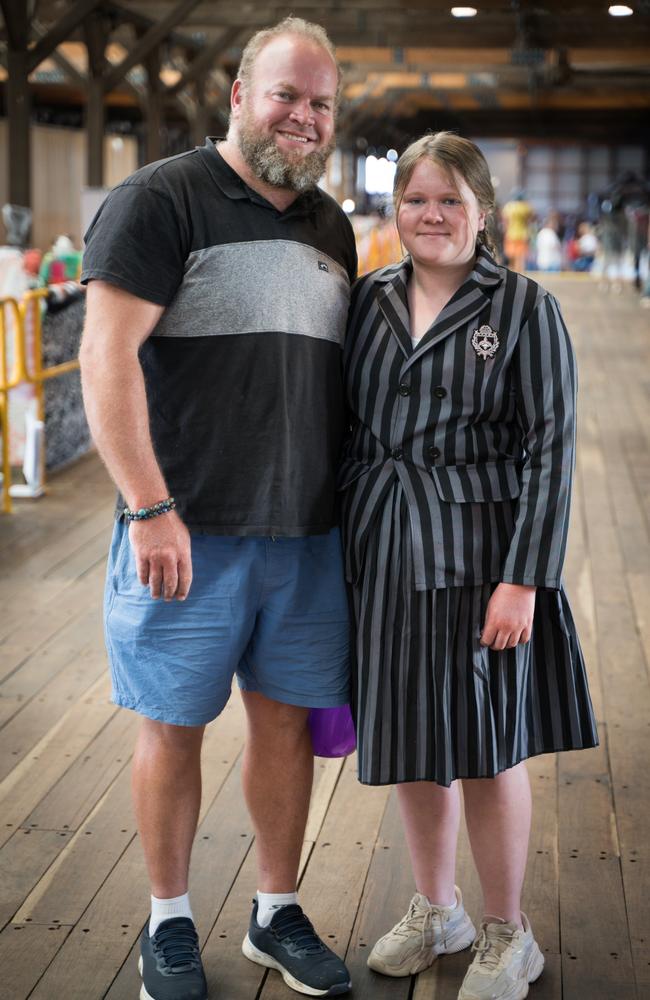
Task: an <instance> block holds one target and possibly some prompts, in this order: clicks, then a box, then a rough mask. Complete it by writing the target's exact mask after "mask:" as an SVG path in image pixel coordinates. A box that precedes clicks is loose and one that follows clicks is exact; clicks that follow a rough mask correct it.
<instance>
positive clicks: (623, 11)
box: [609, 3, 634, 17]
mask: <svg viewBox="0 0 650 1000" xmlns="http://www.w3.org/2000/svg"><path fill="white" fill-rule="evenodd" d="M609 13H610V14H611V15H612V17H629V16H630V14H633V13H634V11H633V10H632V8H631V7H628V5H627V4H626V3H613V4H612V5H611V7H610V8H609Z"/></svg>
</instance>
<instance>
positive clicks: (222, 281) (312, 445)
mask: <svg viewBox="0 0 650 1000" xmlns="http://www.w3.org/2000/svg"><path fill="white" fill-rule="evenodd" d="M85 239H86V250H85V253H84V264H83V272H82V275H81V280H82V282H88V281H91V280H92V279H93V278H98V279H101V280H102V281H107V282H110V283H111V284H114V285H118V286H119V287H120V288H124V289H126V290H127V291H129V292H132V293H133V294H134V295H137V296H139V297H140V298H143V299H147V300H148V301H151V302H155V303H157V304H159V305H164V306H166V309H165V312H164V313H163V315H162V317H161V319H160V321H159V323H158V324H157V326H156V327H155V329H154V330H153V332H152V334H151V336H150V337H149V338H148V339H147V341H146V342H145V343H144V345H143V347H142V349H141V352H140V360H141V363H142V369H143V372H144V378H145V385H146V390H147V401H148V407H149V420H150V425H151V434H152V439H153V445H154V449H155V452H156V456H157V458H158V461H159V463H160V466H161V469H162V471H163V473H164V476H165V479H166V481H167V484H168V486H169V489H170V491H171V493H172V495H173V496H174V497H175V498H176V500H177V503H178V507H179V511H180V514H181V516H182V518H183V520H184V521H185V523H186V524H187V526H188V527H189V528H190V529H191V530H193V531H199V532H205V533H210V534H223V535H271V534H274V535H275V534H277V535H308V534H320V533H324V532H326V531H328V530H329V529H330V528H331V527H332V525H333V523H334V522H335V516H334V484H335V475H334V473H335V467H336V463H337V461H338V459H339V452H340V446H341V439H342V434H343V425H344V403H343V391H342V382H341V348H342V346H343V338H344V331H345V323H346V316H347V309H348V302H349V292H350V282H351V281H352V280H353V279H354V276H355V271H356V251H355V245H354V236H353V232H352V227H351V226H350V223H349V221H348V219H347V217H346V216H345V214H344V213H343V211H342V210H341V209H340V208H339V206H338V205H337V203H336V202H335V201H334V200H333V199H332V198H330V197H329V195H327V194H325V193H324V192H323V191H321V190H320V189H319V188H317V189H315V190H313V191H309V192H307V193H305V194H303V195H300V196H299V197H298V198H297V199H296V201H295V202H294V203H293V204H292V205H291V206H290V207H289V208H288V209H287V210H286V211H285V212H279V211H278V210H277V209H276V208H274V206H273V205H271V204H270V203H269V202H267V201H266V200H265V199H264V198H263V197H262V196H261V195H259V194H257V193H256V192H255V191H253V190H252V189H251V188H249V187H247V185H246V184H245V183H244V182H243V180H242V179H241V178H240V177H239V175H238V174H237V173H236V172H235V171H234V170H233V169H232V168H231V167H230V166H229V165H228V164H227V163H226V162H225V160H224V159H223V158H222V157H221V156H220V154H219V153H218V151H217V149H216V148H215V145H214V140H213V139H211V138H208V139H206V143H205V146H202V147H197V148H196V149H193V150H191V151H189V152H187V153H182V154H181V155H180V156H173V157H171V158H169V159H166V160H161V161H159V162H158V163H152V164H149V165H148V166H146V167H143V168H142V169H141V170H138V171H136V173H134V174H132V175H131V177H128V178H127V179H126V180H125V181H124V182H123V183H122V184H120V185H119V186H118V187H117V188H115V189H114V190H113V191H111V193H110V194H109V195H108V197H107V198H106V200H105V202H104V203H103V205H102V206H101V208H100V209H99V211H98V213H97V215H96V216H95V218H94V219H93V222H92V223H91V226H90V228H89V230H88V232H87V233H86V237H85ZM116 419H119V415H116Z"/></svg>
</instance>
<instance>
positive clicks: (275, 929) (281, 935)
mask: <svg viewBox="0 0 650 1000" xmlns="http://www.w3.org/2000/svg"><path fill="white" fill-rule="evenodd" d="M270 929H271V931H272V933H273V934H274V935H275V937H276V938H277V939H278V941H289V942H290V943H291V944H293V945H295V947H296V948H300V949H301V950H303V951H305V952H306V953H307V954H308V955H317V954H320V953H321V952H323V951H325V945H324V944H323V942H322V941H321V939H320V938H319V937H318V935H317V934H316V931H315V930H314V928H313V926H312V923H311V921H310V920H309V918H308V917H306V916H305V914H304V913H303V912H302V909H301V908H300V906H297V905H294V904H290V905H289V906H283V907H281V908H280V909H279V910H278V912H277V914H276V916H275V917H274V918H273V921H272V923H271V927H270Z"/></svg>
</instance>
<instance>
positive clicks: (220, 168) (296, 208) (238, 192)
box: [200, 135, 323, 217]
mask: <svg viewBox="0 0 650 1000" xmlns="http://www.w3.org/2000/svg"><path fill="white" fill-rule="evenodd" d="M222 140H223V137H221V136H213V135H208V136H206V139H205V145H204V146H201V147H200V149H201V153H202V154H203V159H204V162H205V164H206V166H207V167H208V169H209V171H210V173H211V174H212V177H213V178H214V180H215V181H216V183H217V185H218V186H219V188H220V189H221V190H222V191H223V193H224V194H225V195H226V197H227V198H231V199H232V200H237V199H246V200H247V201H252V202H254V203H255V204H257V205H262V206H263V207H264V208H271V209H274V211H277V209H275V208H274V206H273V205H271V203H270V202H269V201H267V200H266V198H264V196H263V195H261V194H259V193H258V192H257V191H254V190H253V188H251V187H249V186H248V184H246V182H245V181H244V180H243V179H242V178H241V177H240V176H239V174H238V173H237V171H236V170H233V168H232V167H231V166H230V164H229V163H226V161H225V160H224V158H223V156H222V155H221V153H220V152H219V150H218V148H217V146H216V145H215V143H217V142H221V141H222ZM322 198H323V195H322V192H321V190H320V188H317V187H316V188H312V189H311V190H310V191H304V192H303V193H302V194H300V195H298V197H297V198H296V200H295V201H294V202H293V203H292V204H291V205H289V207H288V208H287V210H286V211H285V212H281V213H280V214H281V215H282V216H283V217H284V216H289V215H307V214H309V213H313V212H314V211H315V209H316V208H317V207H318V205H320V203H321V201H322Z"/></svg>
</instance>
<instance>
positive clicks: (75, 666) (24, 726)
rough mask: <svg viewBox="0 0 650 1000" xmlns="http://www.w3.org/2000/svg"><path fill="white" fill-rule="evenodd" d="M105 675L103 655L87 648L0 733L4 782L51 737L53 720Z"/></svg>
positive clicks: (0, 776) (0, 759) (0, 762)
mask: <svg viewBox="0 0 650 1000" xmlns="http://www.w3.org/2000/svg"><path fill="white" fill-rule="evenodd" d="M105 671H106V659H105V655H104V653H103V651H102V652H101V653H97V652H95V651H94V650H92V649H90V648H89V647H87V648H86V649H85V650H82V651H81V654H80V656H79V657H74V658H73V659H72V660H71V661H70V662H68V663H67V664H66V665H65V666H64V668H63V669H62V670H61V671H59V673H58V674H57V676H56V677H54V678H53V679H52V680H51V681H50V683H49V684H46V685H45V687H44V688H42V690H41V691H40V692H39V694H38V696H37V697H35V698H33V699H32V700H31V701H29V702H28V703H27V704H26V705H25V706H24V708H22V709H21V710H20V711H18V712H17V713H16V715H15V716H14V717H13V718H12V719H11V720H10V721H9V722H8V723H7V724H6V725H5V726H4V727H3V729H2V730H0V781H1V780H2V779H3V778H5V777H6V776H7V775H8V774H9V773H10V772H11V771H12V770H13V768H14V767H15V766H16V764H17V763H18V762H19V761H21V760H22V759H23V758H24V757H25V756H26V755H27V754H28V753H30V751H31V750H32V748H33V747H34V746H35V745H36V744H37V743H39V742H40V741H41V740H42V739H44V738H45V737H46V736H47V733H48V732H49V730H50V728H51V726H52V720H53V719H56V718H59V717H60V716H61V715H62V714H63V713H64V712H65V711H66V710H67V709H68V708H69V707H70V706H71V705H74V703H75V701H76V699H77V698H80V697H83V695H84V694H85V693H86V692H87V691H89V690H90V689H91V688H92V686H93V685H94V684H95V683H96V681H97V680H98V678H100V677H103V675H104V673H105Z"/></svg>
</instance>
